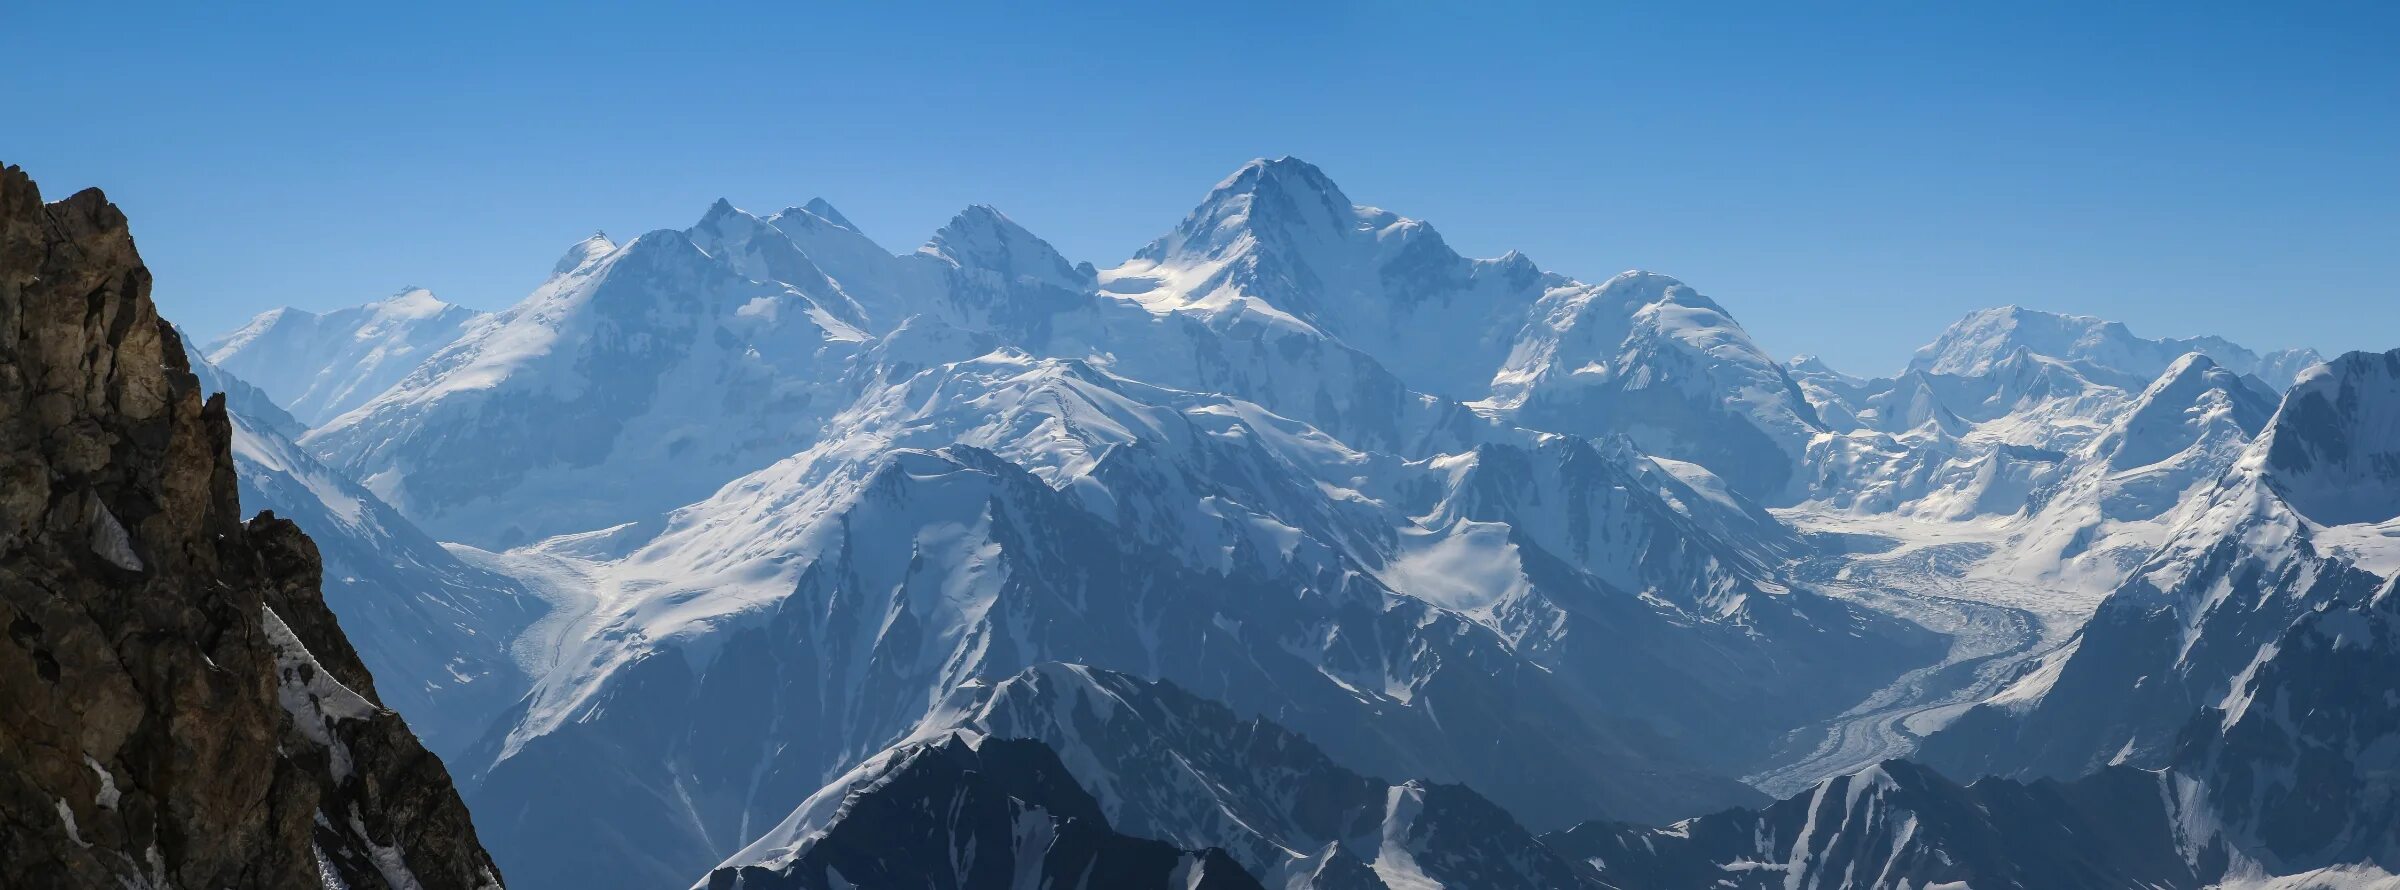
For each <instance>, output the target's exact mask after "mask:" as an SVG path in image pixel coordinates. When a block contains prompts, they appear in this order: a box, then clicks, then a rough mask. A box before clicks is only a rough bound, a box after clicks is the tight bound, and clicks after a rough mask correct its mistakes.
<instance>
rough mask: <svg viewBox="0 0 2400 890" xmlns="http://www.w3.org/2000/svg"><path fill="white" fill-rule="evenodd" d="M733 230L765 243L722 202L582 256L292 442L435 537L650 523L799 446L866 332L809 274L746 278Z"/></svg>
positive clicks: (486, 539)
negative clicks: (696, 216) (699, 216)
mask: <svg viewBox="0 0 2400 890" xmlns="http://www.w3.org/2000/svg"><path fill="white" fill-rule="evenodd" d="M729 230H744V231H747V232H749V233H751V234H756V233H758V232H759V231H761V230H764V231H766V232H772V230H771V229H767V228H766V227H765V226H764V224H763V223H758V222H757V221H756V220H755V219H752V218H748V216H747V214H742V213H740V211H737V210H733V209H732V208H731V207H730V206H729V205H720V207H718V208H716V209H713V210H712V211H711V213H710V214H709V217H708V218H706V219H704V220H703V221H702V223H701V224H700V225H698V226H695V227H694V228H693V229H692V230H690V231H676V230H661V231H656V232H651V233H649V234H646V235H643V236H642V237H640V238H636V239H634V240H633V241H632V242H630V243H627V244H625V245H623V246H621V247H616V248H614V249H606V248H607V247H608V245H605V244H598V243H594V242H590V241H587V242H584V243H581V244H578V245H576V248H575V249H574V250H572V251H570V252H569V254H568V258H567V259H566V260H562V261H560V263H559V264H558V267H559V268H560V269H562V270H563V271H560V272H558V273H557V274H555V275H554V276H552V277H551V278H550V280H549V281H547V282H545V283H543V285H542V286H541V287H540V288H539V289H537V290H536V291H534V293H533V295H532V296H530V297H528V298H527V299H526V300H525V301H524V302H522V303H519V304H517V305H516V306H514V307H512V308H510V309H508V310H506V311H503V312H501V313H499V314H498V315H496V316H494V317H493V318H492V319H490V320H489V321H488V322H486V323H484V324H481V325H478V326H476V327H475V328H474V329H473V330H472V331H470V332H468V334H467V335H466V336H464V337H463V338H461V339H459V340H458V342H456V343H453V344H451V345H449V346H447V347H444V348H443V349H441V350H440V351H438V352H436V353H434V354H433V356H431V357H430V358H428V359H426V360H425V362H424V363H422V364H420V365H418V366H417V367H416V369H415V370H413V371H411V372H409V374H408V376H407V377H405V378H404V379H402V380H401V381H400V382H399V383H398V384H397V385H395V386H393V387H392V388H391V389H389V390H387V391H385V392H384V393H383V394H382V395H380V396H377V397H376V398H375V399H374V400H373V401H370V402H368V403H367V404H366V405H364V406H361V407H360V408H358V409H356V410H353V411H351V412H349V413H347V414H344V415H342V416H341V417H337V418H335V419H334V420H332V421H331V422H329V423H328V424H326V425H325V426H323V427H320V428H318V429H316V430H312V431H311V432H310V433H309V434H308V435H307V437H305V438H304V439H303V440H302V443H303V444H304V445H307V446H308V447H309V448H310V450H312V451H314V452H316V453H317V454H320V455H323V456H325V457H326V458H327V461H328V463H329V464H331V465H332V466H334V467H335V468H336V469H338V470H341V471H342V472H343V473H344V474H345V475H348V476H350V477H351V478H354V479H358V480H360V481H361V482H363V483H364V484H365V485H366V486H367V488H368V489H369V490H371V491H374V492H375V493H376V494H377V495H379V496H381V497H382V498H383V499H384V500H386V501H387V502H390V503H392V504H393V505H394V506H397V507H399V508H400V509H401V510H402V512H404V513H406V514H407V515H408V516H409V517H410V518H411V519H413V520H415V521H416V522H417V523H418V524H419V525H420V526H422V527H424V528H426V529H427V530H429V531H431V532H432V533H434V534H435V535H436V536H439V537H442V538H446V539H450V540H456V541H462V542H465V543H469V544H478V545H487V546H488V545H492V544H501V545H509V544H516V543H522V542H526V541H530V540H535V539H539V538H543V537H548V536H551V535H555V534H561V533H567V532H579V531H587V530H590V529H593V528H601V527H606V526H609V525H614V524H617V523H621V522H627V521H634V520H640V519H646V518H652V517H655V516H656V515H658V514H660V513H663V512H665V511H666V510H669V509H672V508H673V507H675V506H676V505H678V504H682V503H685V502H688V501H690V500H693V499H695V498H697V497H699V496H701V495H704V494H706V493H707V492H709V491H710V490H713V489H714V488H715V487H716V486H718V485H720V484H723V483H724V481H725V480H727V479H730V478H733V477H734V476H738V475H740V474H742V473H745V472H748V471H750V470H754V469H757V468H758V467H761V466H764V465H766V464H768V463H771V462H773V460H774V459H775V458H777V457H781V456H783V455H787V454H790V453H792V452H793V451H796V450H798V449H800V448H802V447H805V446H806V445H807V443H808V442H809V441H811V440H812V438H813V435H814V431H815V430H816V428H817V425H818V424H819V423H821V422H822V421H823V419H824V418H825V417H826V416H828V415H829V414H830V413H831V412H832V411H833V410H834V409H835V407H837V406H835V405H831V404H827V403H829V402H832V401H835V399H834V398H832V397H831V396H830V395H827V394H822V393H820V390H822V389H824V388H827V387H829V386H832V385H833V384H834V382H835V381H838V380H839V378H840V376H841V372H842V369H843V367H844V364H845V362H846V361H847V360H848V359H849V357H850V356H851V355H852V354H853V353H855V352H856V351H857V349H858V347H859V344H860V342H861V341H862V340H864V339H865V335H864V334H863V333H862V332H860V331H859V330H858V328H857V327H855V326H854V325H853V324H852V323H851V321H849V320H847V319H845V318H844V317H843V315H844V309H845V308H846V307H845V305H844V300H843V299H842V295H841V294H840V293H839V291H838V290H835V289H834V288H832V287H831V285H830V284H829V283H828V282H826V281H825V280H824V279H823V278H822V276H817V277H816V278H815V279H814V280H810V281H803V282H802V284H799V285H795V284H792V283H785V282H780V281H777V282H762V281H757V280H753V279H750V278H745V277H743V275H742V274H741V272H740V270H741V269H742V268H745V267H746V264H749V263H752V262H754V261H755V262H757V263H761V264H764V263H767V262H768V261H767V260H763V259H758V258H757V256H758V255H757V254H755V253H753V252H749V251H750V250H751V248H750V246H749V245H747V244H746V243H745V242H739V241H732V240H728V237H727V234H726V233H727V232H728V231H729ZM763 243H765V244H768V245H773V244H775V243H777V242H776V241H774V240H766V241H764V242H763ZM703 245H706V246H705V247H704V246H703ZM786 246H788V244H787V245H786ZM712 247H713V248H715V249H717V250H718V251H719V252H718V253H716V254H712V253H710V252H708V249H709V248H712ZM783 256H784V258H785V259H787V260H788V259H791V258H792V257H791V255H789V254H784V255H783ZM798 262H805V261H804V260H798ZM789 274H792V276H793V277H794V278H806V276H803V275H800V274H798V273H797V272H791V273H789Z"/></svg>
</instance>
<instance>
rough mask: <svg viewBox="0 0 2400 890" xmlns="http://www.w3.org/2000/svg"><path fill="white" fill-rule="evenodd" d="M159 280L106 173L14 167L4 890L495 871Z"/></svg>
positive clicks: (6, 401) (406, 878)
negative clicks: (262, 486) (248, 507)
mask: <svg viewBox="0 0 2400 890" xmlns="http://www.w3.org/2000/svg"><path fill="white" fill-rule="evenodd" d="M149 291H150V274H149V271H148V270H147V269H145V268H143V266H142V263H141V260H140V258H139V257H138V256H137V255H136V254H135V251H134V245H133V239H132V237H131V235H130V234H129V233H128V231H127V229H126V221H125V217H124V215H123V214H122V213H120V212H118V210H117V208H116V207H114V206H113V205H111V204H109V203H108V200H107V199H106V198H105V197H103V196H102V195H101V194H100V193H99V192H98V191H85V192H82V193H79V194H77V195H75V196H74V197H71V198H69V199H67V200H65V201H62V202H59V203H57V204H53V205H49V206H44V205H43V204H42V202H41V198H40V196H39V193H38V192H37V191H36V189H35V187H34V185H33V182H32V181H31V180H30V179H29V178H27V177H26V175H25V174H24V172H23V171H21V170H18V169H16V168H14V167H9V168H5V169H4V170H0V626H5V627H6V629H7V633H6V635H5V637H4V638H0V886H5V887H12V888H16V887H25V888H42V887H168V886H174V887H193V888H198V887H207V888H220V887H228V888H253V887H257V888H265V887H275V888H289V887H325V886H346V887H350V888H357V890H368V888H416V887H423V888H428V890H441V888H454V887H455V888H485V887H495V888H496V887H497V886H498V885H499V881H498V877H497V873H496V871H495V869H494V868H493V866H492V863H491V860H490V858H489V857H488V856H487V855H486V854H485V853H484V851H483V848H482V846H481V845H480V844H479V843H478V842H477V841H476V838H475V831H474V828H473V827H472V826H471V825H470V824H469V822H468V818H467V811H466V808H465V806H464V805H463V804H461V803H460V802H459V798H458V795H457V793H456V791H454V790H453V789H452V788H451V785H450V779H449V775H448V773H447V771H446V770H445V769H444V768H443V766H442V763H441V761H439V760H438V759H436V758H435V757H433V756H432V755H430V754H428V753H426V751H425V750H424V748H423V747H422V746H420V745H419V744H418V743H417V740H416V738H415V737H414V736H412V735H411V734H410V733H409V730H408V727H407V726H406V725H405V724H403V723H402V722H401V720H400V718H399V716H398V715H396V714H394V713H392V712H391V711H389V710H386V709H384V708H383V707H382V706H381V705H380V704H378V702H379V701H380V699H379V698H378V697H377V693H376V690H375V684H374V680H373V678H371V677H370V676H368V674H367V671H366V669H365V667H363V666H362V665H361V664H360V662H359V658H358V654H357V653H356V652H355V651H354V650H353V649H352V648H351V646H350V643H349V642H348V640H347V639H345V638H344V637H343V635H342V632H341V629H340V628H339V627H338V626H336V624H335V621H334V617H333V614H332V613H331V612H329V611H327V609H326V608H325V604H324V600H323V598H322V597H321V596H320V595H319V592H318V589H317V585H318V581H319V574H320V571H321V569H320V565H319V562H318V557H317V551H316V547H315V545H313V544H311V543H310V542H309V540H308V538H307V536H305V535H303V534H301V533H300V531H299V530H298V529H297V528H296V527H295V526H293V525H292V524H291V523H289V522H287V521H283V520H280V519H277V518H275V517H273V516H271V515H263V514H262V515H261V516H259V517H258V518H256V519H254V520H252V521H250V522H248V523H243V522H242V521H241V518H240V517H241V512H240V509H239V507H238V505H237V503H236V498H235V481H234V464H233V459H232V456H231V454H230V453H229V437H230V427H229V424H228V421H227V418H226V414H225V408H224V404H223V401H222V399H211V400H208V401H206V402H203V401H202V399H201V395H200V388H199V386H198V384H197V382H196V381H195V380H194V378H193V376H192V374H191V372H190V371H189V370H188V367H187V364H186V361H185V359H184V355H183V350H182V347H181V344H180V343H179V342H178V338H177V336H176V334H175V333H174V331H173V330H172V329H171V328H169V327H168V326H167V325H166V324H164V323H163V322H161V321H160V320H159V318H158V313H157V309H156V307H155V306H153V305H152V303H151V302H150V293H149Z"/></svg>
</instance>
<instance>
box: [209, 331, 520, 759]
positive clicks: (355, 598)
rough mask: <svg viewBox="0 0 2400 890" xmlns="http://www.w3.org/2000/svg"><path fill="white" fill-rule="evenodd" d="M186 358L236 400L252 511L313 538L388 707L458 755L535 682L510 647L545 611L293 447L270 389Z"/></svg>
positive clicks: (336, 602) (328, 590)
mask: <svg viewBox="0 0 2400 890" xmlns="http://www.w3.org/2000/svg"><path fill="white" fill-rule="evenodd" d="M187 342H188V341H187ZM187 359H188V360H189V361H190V363H191V368H192V373H193V374H194V375H196V376H197V377H198V378H199V380H200V388H201V391H202V392H210V393H215V392H222V393H225V394H226V416H227V418H228V419H230V420H231V421H232V427H233V429H232V433H233V465H234V473H235V478H236V480H237V483H238V488H239V492H238V495H239V498H240V502H241V505H242V509H243V510H244V512H245V513H247V514H250V515H256V514H258V513H260V512H272V513H274V514H275V515H276V516H278V517H280V518H282V519H285V520H288V521H290V522H292V523H294V524H296V525H298V526H300V529H301V530H302V531H304V532H307V533H308V536H309V539H310V540H311V541H314V542H315V544H316V548H317V554H318V556H319V558H320V559H322V560H323V564H324V578H323V580H322V583H321V589H322V590H323V591H324V595H325V604H326V605H327V606H328V607H330V608H332V609H333V612H334V614H335V615H336V616H337V617H339V618H341V620H342V623H343V628H344V630H345V631H346V633H347V634H348V636H349V638H350V643H351V645H352V646H354V647H356V649H357V650H358V654H359V658H360V660H362V661H364V662H366V665H367V668H368V669H369V670H372V671H374V672H375V676H376V677H377V678H378V681H379V682H378V684H377V685H378V686H379V687H380V688H381V689H382V692H383V702H384V704H385V705H386V706H388V707H390V708H392V709H393V710H396V711H399V712H400V713H401V715H402V716H405V717H407V718H408V721H409V726H410V728H412V729H414V730H416V732H417V735H418V737H419V738H422V739H423V740H424V742H425V747H426V748H427V749H429V750H431V751H433V752H434V753H435V754H439V755H441V756H443V757H445V758H456V757H458V756H459V755H460V754H461V753H463V752H464V751H465V749H466V748H467V747H468V745H469V744H471V743H472V742H473V741H474V740H475V737H476V736H478V735H481V734H482V733H483V732H484V731H485V729H486V728H488V727H489V726H490V725H491V722H492V720H493V719H494V718H496V717H497V716H498V715H499V714H500V712H502V711H503V710H505V709H507V708H508V706H509V705H510V704H512V703H514V702H515V701H516V699H517V697H518V696H519V695H522V694H524V692H525V690H526V688H527V686H528V685H529V682H530V679H529V678H528V677H527V676H526V674H525V672H524V671H523V670H522V669H521V668H520V667H519V666H518V664H517V663H516V661H515V660H514V659H513V658H512V657H511V655H510V652H509V647H510V645H511V643H512V641H514V640H515V639H516V638H517V636H518V635H519V634H520V633H522V632H523V631H524V629H525V628H526V627H528V626H529V625H531V624H532V623H533V622H534V621H535V620H536V619H537V618H539V617H540V615H541V614H542V613H543V612H545V611H546V610H547V606H546V605H545V604H544V603H542V602H541V601H540V600H538V599H536V598H534V597H533V595H532V594H531V593H529V592H528V591H526V590H525V589H524V588H523V586H522V585H521V584H519V583H518V582H517V581H516V580H515V579H512V578H509V577H506V576H503V575H499V574H496V573H493V572H489V571H485V570H482V569H478V568H474V567H472V566H469V565H467V564H466V563H464V562H461V561H460V560H459V559H458V558H457V557H455V556H453V555H451V554H450V552H449V551H447V550H444V549H443V548H442V546H441V545H440V544H437V543H434V541H433V539H432V538H429V537H427V536H426V535H425V533H424V532H422V531H419V530H418V529H417V527H416V526H414V525H412V524H410V523H409V521H408V520H407V519H406V518H404V517H402V516H401V515H400V514H399V513H398V512H396V511H394V510H393V509H392V508H390V507H388V506H386V505H384V503H383V502H382V501H379V500H376V498H375V496H374V495H373V494H370V493H368V492H367V491H366V490H365V489H363V488H361V487H359V486H358V484H357V483H354V482H351V481H350V480H349V479H347V478H344V477H343V476H341V474H339V473H336V472H334V471H333V470H332V469H330V468H328V467H326V466H325V465H323V464H321V463H319V462H318V461H317V460H316V458H314V457H312V456H310V455H309V453H308V452H307V451H305V450H303V449H302V448H301V447H300V446H299V445H297V444H295V443H294V442H293V441H292V438H291V437H292V436H295V435H298V433H299V431H300V429H301V428H300V425H299V423H298V421H296V420H294V419H292V418H291V416H290V415H287V414H285V413H283V410H282V409H281V408H279V407H277V406H276V405H275V404H274V403H273V402H272V401H271V400H269V399H268V398H267V397H266V394H265V393H264V392H262V391H260V390H259V389H257V388H255V387H252V386H251V385H250V384H248V383H247V382H244V381H243V380H242V379H241V378H239V377H235V376H233V375H232V374H228V373H226V372H225V371H224V370H223V369H220V368H218V367H216V366H214V365H211V364H209V363H208V362H207V361H206V360H203V359H201V358H200V357H199V356H198V355H196V354H191V353H187Z"/></svg>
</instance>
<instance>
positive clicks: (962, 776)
mask: <svg viewBox="0 0 2400 890" xmlns="http://www.w3.org/2000/svg"><path fill="white" fill-rule="evenodd" d="M751 849H752V850H753V851H757V852H758V853H759V854H760V855H759V856H758V864H754V865H742V866H728V867H725V868H720V869H718V870H716V871H714V872H711V873H710V874H709V876H708V877H707V878H706V879H705V880H704V881H702V882H701V885H700V886H701V887H705V888H707V890H803V888H805V890H832V888H838V887H924V888H929V890H976V888H999V887H1010V888H1027V890H1031V888H1036V887H1112V888H1121V890H1148V888H1156V890H1168V888H1175V890H1243V888H1256V887H1257V886H1258V882H1257V881H1256V880H1253V879H1252V878H1251V877H1250V875H1249V874H1248V873H1246V872H1244V871H1242V867H1241V866H1240V865H1237V864H1235V863H1234V861H1233V859H1232V857H1229V856H1227V855H1225V851H1223V850H1219V849H1215V848H1211V849H1208V850H1205V851H1201V852H1191V851H1186V850H1179V849H1176V847H1175V845H1173V844H1169V843H1166V842H1164V841H1154V840H1144V839H1141V838H1134V837H1127V836H1125V835H1122V834H1118V833H1116V832H1115V831H1112V830H1110V829H1109V826H1108V819H1107V817H1105V816H1103V815H1101V812H1100V804H1099V803H1098V802H1097V801H1094V800H1093V799H1092V796H1091V794H1089V793H1088V792H1085V791H1084V790H1083V788H1082V787H1080V786H1078V785H1076V784H1075V779H1074V778H1073V777H1072V776H1069V775H1068V774H1067V768H1066V766H1065V765H1064V764H1061V763H1059V762H1058V755H1057V754H1056V753H1054V752H1052V751H1051V750H1050V748H1049V747H1048V746H1045V745H1043V744H1042V743H1040V742H1037V741H1031V740H1012V739H992V738H984V737H982V736H980V735H976V734H974V733H968V732H961V733H954V734H951V735H947V736H943V737H941V738H939V739H934V740H931V741H927V742H923V743H920V744H916V745H911V746H907V747H903V748H899V749H895V750H893V751H891V752H888V753H887V754H886V755H885V756H882V757H878V758H875V759H874V760H872V761H869V762H868V763H866V764H865V765H863V766H860V767H859V768H858V769H856V770H853V771H852V772H851V774H850V775H849V776H847V777H845V778H844V779H843V780H842V781H838V782H835V783H834V784H833V785H832V786H831V787H828V788H827V789H825V790H824V791H820V792H818V793H817V795H816V796H815V797H812V798H810V799H809V801H808V803H807V804H805V805H803V806H802V807H801V811H800V812H799V813H795V814H793V817H792V821H790V822H787V823H786V825H785V827H783V828H778V829H776V830H775V831H773V832H770V833H769V834H768V836H767V837H766V838H765V839H763V840H761V841H759V842H758V844H756V845H754V846H753V847H752V848H751ZM695 890H697V888H695Z"/></svg>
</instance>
